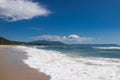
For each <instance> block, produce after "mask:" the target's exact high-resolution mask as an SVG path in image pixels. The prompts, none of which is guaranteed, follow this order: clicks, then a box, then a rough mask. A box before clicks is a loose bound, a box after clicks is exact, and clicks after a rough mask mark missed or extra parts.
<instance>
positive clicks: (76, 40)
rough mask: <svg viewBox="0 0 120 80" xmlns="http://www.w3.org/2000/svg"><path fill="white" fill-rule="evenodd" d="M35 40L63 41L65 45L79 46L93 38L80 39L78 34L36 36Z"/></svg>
mask: <svg viewBox="0 0 120 80" xmlns="http://www.w3.org/2000/svg"><path fill="white" fill-rule="evenodd" d="M33 39H35V40H50V41H61V42H64V43H72V44H77V43H81V42H84V41H88V40H91V39H92V38H90V37H80V36H78V35H76V34H71V35H68V36H57V35H42V36H36V37H33Z"/></svg>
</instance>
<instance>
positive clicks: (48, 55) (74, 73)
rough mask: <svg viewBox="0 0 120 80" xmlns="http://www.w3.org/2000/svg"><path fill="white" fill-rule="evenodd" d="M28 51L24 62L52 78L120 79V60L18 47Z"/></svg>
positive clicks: (59, 79) (60, 79) (82, 79)
mask: <svg viewBox="0 0 120 80" xmlns="http://www.w3.org/2000/svg"><path fill="white" fill-rule="evenodd" d="M16 48H18V49H21V50H23V51H25V52H27V54H26V55H27V56H28V58H27V59H24V60H23V61H24V63H25V64H27V65H29V67H31V68H35V69H37V70H38V71H40V72H43V73H46V74H47V75H50V76H51V80H120V76H119V75H120V60H119V59H110V58H99V59H98V58H92V57H91V58H90V57H79V58H73V57H69V56H67V55H65V54H64V53H61V52H58V51H54V50H43V49H36V48H35V47H33V48H30V47H25V46H18V47H16Z"/></svg>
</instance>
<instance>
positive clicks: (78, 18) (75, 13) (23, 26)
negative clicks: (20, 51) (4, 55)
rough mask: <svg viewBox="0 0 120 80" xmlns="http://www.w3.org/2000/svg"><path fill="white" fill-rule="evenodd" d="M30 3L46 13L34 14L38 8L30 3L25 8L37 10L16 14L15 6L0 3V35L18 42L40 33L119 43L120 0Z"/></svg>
mask: <svg viewBox="0 0 120 80" xmlns="http://www.w3.org/2000/svg"><path fill="white" fill-rule="evenodd" d="M8 1H11V0H6V2H4V4H5V5H6V4H12V3H9V2H8ZM25 3H26V2H25ZM31 3H38V4H37V6H40V7H42V8H44V9H43V10H46V11H48V12H45V11H43V12H44V13H43V14H41V12H40V13H39V12H38V13H37V11H38V9H35V8H33V10H32V6H33V5H30V6H31V8H27V9H26V11H27V10H28V9H31V11H34V10H36V13H34V16H33V15H32V12H31V13H29V12H30V10H28V12H27V13H26V14H25V16H24V17H23V16H22V15H18V14H15V13H16V12H14V11H16V10H13V9H15V8H14V6H13V7H11V8H13V9H11V8H2V6H0V17H1V18H0V36H3V37H5V38H8V39H11V40H19V41H31V40H34V39H42V38H43V36H44V38H43V39H48V38H46V37H48V35H49V37H51V38H50V40H51V39H53V40H56V39H54V38H56V37H54V36H58V38H60V41H62V39H61V38H63V37H66V40H65V41H67V40H69V39H70V40H71V38H72V40H71V42H72V41H73V42H75V40H77V43H117V44H119V43H120V37H119V34H120V5H119V3H120V0H60V1H58V0H52V1H51V0H33V1H32V2H31ZM18 7H20V6H18ZM25 7H27V6H25ZM4 9H5V11H4ZM10 9H11V10H13V11H12V12H13V13H14V14H13V13H11V11H9V10H10ZM40 9H41V8H40ZM3 11H4V12H3ZM6 12H8V13H9V14H12V16H8V14H7V13H6ZM18 12H19V11H18ZM21 12H24V13H25V11H24V10H23V11H21ZM2 13H4V14H2ZM28 13H29V14H28ZM5 14H6V15H5ZM21 14H22V13H21ZM30 14H31V15H30ZM16 16H17V17H16ZM71 35H73V36H72V37H70V36H71ZM76 35H77V37H78V38H77V37H76ZM36 37H37V38H36ZM79 40H80V41H79ZM63 42H64V41H63Z"/></svg>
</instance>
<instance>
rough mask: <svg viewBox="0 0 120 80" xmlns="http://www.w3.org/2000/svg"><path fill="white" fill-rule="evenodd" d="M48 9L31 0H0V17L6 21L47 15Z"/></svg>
mask: <svg viewBox="0 0 120 80" xmlns="http://www.w3.org/2000/svg"><path fill="white" fill-rule="evenodd" d="M49 13H50V11H49V10H48V9H46V8H45V7H43V6H42V5H41V4H39V3H37V2H33V1H32V0H0V18H3V19H5V20H8V21H17V20H23V19H32V18H34V17H37V16H47V15H48V14H49Z"/></svg>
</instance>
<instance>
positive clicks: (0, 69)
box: [0, 45, 50, 80]
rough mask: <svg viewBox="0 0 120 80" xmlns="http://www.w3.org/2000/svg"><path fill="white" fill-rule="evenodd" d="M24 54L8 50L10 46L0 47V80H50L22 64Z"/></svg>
mask: <svg viewBox="0 0 120 80" xmlns="http://www.w3.org/2000/svg"><path fill="white" fill-rule="evenodd" d="M24 54H25V53H23V52H21V51H17V50H12V49H10V46H6V45H5V46H3V45H2V46H0V80H50V77H49V76H48V75H45V74H44V73H40V72H38V71H37V70H35V69H32V68H29V67H28V66H27V65H26V64H24V63H23V62H22V59H25V58H26V56H25V55H24Z"/></svg>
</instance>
